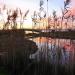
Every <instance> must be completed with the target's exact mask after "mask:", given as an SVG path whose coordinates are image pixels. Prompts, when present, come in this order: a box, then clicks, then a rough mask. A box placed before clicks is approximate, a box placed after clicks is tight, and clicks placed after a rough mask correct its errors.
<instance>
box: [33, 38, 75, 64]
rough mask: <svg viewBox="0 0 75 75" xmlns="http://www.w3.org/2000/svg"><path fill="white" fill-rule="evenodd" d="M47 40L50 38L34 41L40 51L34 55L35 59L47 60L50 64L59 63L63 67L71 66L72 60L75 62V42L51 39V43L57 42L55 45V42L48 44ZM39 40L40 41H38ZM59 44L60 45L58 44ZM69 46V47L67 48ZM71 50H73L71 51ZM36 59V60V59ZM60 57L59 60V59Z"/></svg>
mask: <svg viewBox="0 0 75 75" xmlns="http://www.w3.org/2000/svg"><path fill="white" fill-rule="evenodd" d="M47 39H49V38H44V37H43V38H41V39H40V38H36V40H35V39H34V41H35V42H36V43H37V42H38V43H37V45H38V51H37V52H36V53H35V54H33V55H32V58H33V59H37V60H39V61H40V60H41V59H40V58H42V60H44V61H45V60H46V59H48V61H50V63H52V64H53V63H54V64H56V63H58V61H59V63H60V64H61V65H64V64H69V63H70V60H71V61H73V60H74V50H75V40H70V39H51V38H50V39H49V40H51V41H53V42H54V41H56V42H55V43H53V42H51V43H50V42H49V40H48V42H47ZM37 40H38V41H37ZM58 43H59V44H58ZM66 45H68V46H66ZM64 46H66V47H64ZM69 49H71V50H69ZM35 57H36V58H35ZM58 57H59V58H58Z"/></svg>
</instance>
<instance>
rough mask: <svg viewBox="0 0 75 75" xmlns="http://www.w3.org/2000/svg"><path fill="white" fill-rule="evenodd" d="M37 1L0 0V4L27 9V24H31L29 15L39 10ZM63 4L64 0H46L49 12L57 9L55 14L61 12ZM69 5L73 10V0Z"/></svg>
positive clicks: (74, 3) (45, 3) (74, 1)
mask: <svg viewBox="0 0 75 75" xmlns="http://www.w3.org/2000/svg"><path fill="white" fill-rule="evenodd" d="M39 2H40V0H0V4H2V3H4V4H6V5H8V7H12V8H15V7H19V8H21V9H22V10H23V11H26V10H27V9H29V10H30V11H29V14H28V19H29V20H28V21H27V23H28V24H31V23H32V22H31V16H32V15H33V12H34V10H37V11H38V10H39ZM63 6H64V0H48V8H49V10H48V11H49V14H50V15H51V13H52V12H53V10H56V11H57V15H58V16H59V15H60V14H61V8H63ZM43 7H44V9H45V10H46V11H47V9H46V8H47V0H44V5H43ZM71 7H72V8H73V10H75V0H71ZM73 13H74V11H73Z"/></svg>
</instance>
